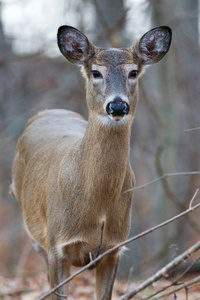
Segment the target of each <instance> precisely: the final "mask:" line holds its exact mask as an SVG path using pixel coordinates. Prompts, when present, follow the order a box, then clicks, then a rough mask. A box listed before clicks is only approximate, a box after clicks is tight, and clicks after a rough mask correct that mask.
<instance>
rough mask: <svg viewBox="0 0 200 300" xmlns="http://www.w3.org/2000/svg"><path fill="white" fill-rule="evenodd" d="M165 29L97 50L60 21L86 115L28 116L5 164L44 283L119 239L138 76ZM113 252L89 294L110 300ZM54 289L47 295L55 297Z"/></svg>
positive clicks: (128, 197)
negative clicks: (82, 85)
mask: <svg viewBox="0 0 200 300" xmlns="http://www.w3.org/2000/svg"><path fill="white" fill-rule="evenodd" d="M170 43H171V29H170V28H169V27H166V26H163V27H157V28H154V29H152V30H150V31H148V32H147V33H146V34H144V35H143V36H142V38H141V39H140V40H139V41H138V42H137V43H136V44H135V45H134V46H133V47H131V48H123V49H115V48H108V49H105V48H97V47H95V46H94V45H93V44H92V43H91V42H90V41H89V40H88V39H87V37H86V36H85V35H84V34H82V33H81V32H80V31H79V30H77V29H75V28H73V27H70V26H61V27H60V28H59V30H58V46H59V48H60V51H61V52H62V54H63V55H64V56H65V57H66V58H67V60H68V61H70V62H71V63H74V64H77V65H79V66H81V68H82V73H83V75H84V77H85V79H86V101H87V106H88V109H89V118H88V122H86V121H85V120H84V119H83V118H82V117H81V116H80V115H79V114H77V113H75V112H71V111H66V110H63V109H53V110H45V111H42V112H40V113H38V114H37V115H36V116H34V117H33V118H31V119H30V120H29V121H28V125H27V126H26V129H25V131H24V133H23V134H22V136H21V137H20V139H19V141H18V145H17V149H16V153H15V157H14V163H13V169H12V184H11V193H12V194H13V195H14V196H15V197H16V198H17V200H18V202H19V205H20V207H21V209H22V213H23V218H24V222H25V226H26V229H27V231H28V233H29V235H30V237H31V239H32V241H33V243H34V245H35V248H36V249H37V250H38V252H39V253H40V254H41V255H42V256H43V258H44V259H45V261H46V262H47V265H48V272H49V281H50V285H51V288H53V287H55V286H56V285H58V284H59V283H60V282H61V281H63V280H64V277H65V276H69V268H70V266H71V265H73V266H84V265H85V264H87V263H89V261H90V257H91V256H92V258H93V259H94V258H96V257H97V256H98V255H99V254H101V253H103V252H105V251H106V250H108V249H109V248H111V247H113V246H114V245H116V244H117V243H120V242H122V241H124V240H125V239H127V237H128V235H129V231H130V226H131V203H132V198H133V192H128V193H124V192H125V191H126V190H128V189H131V188H133V187H134V185H135V179H134V173H133V171H132V169H131V166H130V161H129V150H130V146H129V144H130V134H131V124H132V122H133V118H134V115H135V109H136V104H137V101H138V78H139V77H140V75H141V74H142V72H143V70H144V68H145V67H146V66H148V65H151V64H154V63H157V62H158V61H159V60H161V59H162V58H163V56H164V55H165V54H166V53H167V51H168V50H169V46H170ZM119 257H120V251H119V250H118V251H115V252H114V253H112V254H110V255H107V256H105V257H104V259H102V260H101V261H100V262H99V263H97V265H96V266H95V267H96V298H97V299H106V300H107V299H111V294H112V287H113V282H114V278H115V274H116V271H117V265H118V261H119ZM64 292H65V291H64V289H63V288H60V289H59V290H58V292H57V295H56V294H54V295H53V296H52V299H62V298H64V297H62V295H63V294H64Z"/></svg>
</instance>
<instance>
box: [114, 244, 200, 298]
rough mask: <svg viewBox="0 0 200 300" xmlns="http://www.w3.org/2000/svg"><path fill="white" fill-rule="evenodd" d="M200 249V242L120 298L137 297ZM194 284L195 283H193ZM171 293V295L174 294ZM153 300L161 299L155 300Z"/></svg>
mask: <svg viewBox="0 0 200 300" xmlns="http://www.w3.org/2000/svg"><path fill="white" fill-rule="evenodd" d="M199 249H200V241H199V242H198V243H196V244H195V245H193V246H192V247H191V248H189V249H188V250H187V251H185V252H183V253H182V254H181V255H179V256H178V257H176V258H175V259H174V260H172V261H171V262H170V263H168V264H167V265H166V266H164V267H163V268H162V269H160V270H159V271H157V272H156V273H155V274H154V275H153V276H151V277H149V278H148V279H147V280H145V281H144V282H143V283H142V284H140V285H139V286H138V287H137V288H135V289H133V290H131V291H130V292H128V293H126V294H125V295H124V296H122V297H121V298H120V300H128V299H131V298H132V297H133V296H135V295H136V294H137V293H139V292H141V291H142V290H144V289H146V288H147V287H148V286H150V285H151V284H152V283H153V282H155V281H157V280H159V279H160V278H162V277H166V276H168V273H169V271H170V270H172V269H173V268H175V267H176V266H178V265H179V264H181V263H182V262H183V261H184V260H186V259H188V258H189V257H190V256H191V255H192V254H193V253H195V252H196V251H197V250H199ZM198 280H200V276H198ZM192 283H194V281H193V282H192ZM184 286H186V284H185V285H184V284H182V287H181V288H183V287H184ZM179 289H180V286H179V287H177V290H179ZM174 291H175V289H174V290H173V291H171V293H173V292H174ZM159 296H160V295H159ZM153 299H159V298H153Z"/></svg>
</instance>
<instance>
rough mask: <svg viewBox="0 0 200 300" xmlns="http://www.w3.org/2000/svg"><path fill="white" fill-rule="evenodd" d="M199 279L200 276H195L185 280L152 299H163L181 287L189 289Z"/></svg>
mask: <svg viewBox="0 0 200 300" xmlns="http://www.w3.org/2000/svg"><path fill="white" fill-rule="evenodd" d="M199 281H200V276H197V277H195V278H194V279H191V280H189V281H186V282H184V283H182V284H180V285H179V286H177V287H175V288H174V289H173V290H171V291H169V292H166V293H162V294H161V295H158V296H156V297H153V298H152V300H158V299H165V298H164V297H166V296H169V295H171V294H173V293H175V292H178V291H180V290H182V289H183V288H187V289H189V288H191V287H193V286H194V284H196V283H197V282H199ZM129 299H130V298H129Z"/></svg>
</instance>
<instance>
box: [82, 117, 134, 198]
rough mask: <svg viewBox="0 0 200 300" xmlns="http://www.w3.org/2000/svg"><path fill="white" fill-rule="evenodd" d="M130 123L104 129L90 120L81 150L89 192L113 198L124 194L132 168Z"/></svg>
mask: <svg viewBox="0 0 200 300" xmlns="http://www.w3.org/2000/svg"><path fill="white" fill-rule="evenodd" d="M130 132H131V124H127V125H123V126H122V127H115V128H114V127H108V126H103V125H102V124H101V123H100V122H97V121H96V120H95V117H93V118H92V117H90V118H89V122H88V127H87V130H86V134H85V136H84V139H83V142H82V147H83V152H82V159H83V160H84V161H83V166H84V171H83V173H84V180H85V187H86V189H87V191H86V193H87V194H88V195H92V196H93V197H94V198H99V197H100V198H101V199H102V198H104V197H106V198H107V199H108V198H113V197H117V195H116V194H115V193H118V192H119V193H121V190H122V188H123V184H124V180H125V176H126V174H127V168H129V150H130Z"/></svg>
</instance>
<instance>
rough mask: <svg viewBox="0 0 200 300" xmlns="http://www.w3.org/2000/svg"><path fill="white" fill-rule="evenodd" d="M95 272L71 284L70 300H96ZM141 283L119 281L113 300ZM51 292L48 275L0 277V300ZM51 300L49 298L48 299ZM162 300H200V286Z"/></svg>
mask: <svg viewBox="0 0 200 300" xmlns="http://www.w3.org/2000/svg"><path fill="white" fill-rule="evenodd" d="M94 283H95V274H94V272H89V271H86V272H85V273H82V274H81V275H79V276H78V277H76V278H74V279H73V281H71V283H70V297H69V299H70V300H75V299H79V300H89V299H95V297H94ZM167 283H168V282H167V281H166V280H164V281H160V282H158V283H156V284H155V285H154V286H153V287H151V288H149V289H146V290H145V292H143V294H140V296H135V297H134V299H136V300H139V299H140V300H141V299H145V298H146V297H147V296H149V295H151V294H152V293H153V292H155V291H156V290H159V289H161V288H162V287H163V286H165V285H166V284H167ZM138 284H139V282H131V283H130V284H128V283H127V281H124V280H119V279H117V280H116V282H115V286H114V291H113V299H119V298H120V296H122V295H123V294H124V293H125V292H126V291H127V286H128V285H129V290H130V289H131V288H133V287H134V286H137V285H138ZM47 291H49V285H48V282H47V278H46V274H45V273H41V274H39V275H37V276H34V277H0V299H3V300H11V299H12V300H35V299H38V298H39V297H40V296H42V295H43V294H44V293H45V292H47ZM47 299H49V298H47ZM161 299H166V300H168V299H169V300H173V299H178V300H185V299H186V300H199V299H200V286H196V287H194V288H193V289H191V290H189V295H188V298H187V297H186V292H185V290H182V291H181V292H178V293H176V297H175V295H170V296H168V297H164V298H161Z"/></svg>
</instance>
